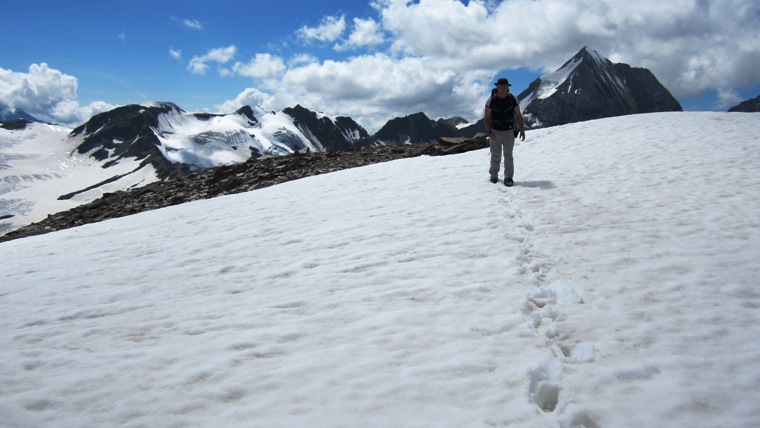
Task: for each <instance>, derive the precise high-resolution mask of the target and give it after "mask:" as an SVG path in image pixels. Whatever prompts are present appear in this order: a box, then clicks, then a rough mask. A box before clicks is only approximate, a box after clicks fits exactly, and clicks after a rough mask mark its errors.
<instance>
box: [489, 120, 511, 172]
mask: <svg viewBox="0 0 760 428" xmlns="http://www.w3.org/2000/svg"><path fill="white" fill-rule="evenodd" d="M514 147H515V131H513V130H511V129H509V130H507V131H496V130H494V131H493V137H492V138H491V169H490V170H489V172H490V173H491V178H499V166H500V164H501V154H502V153H504V178H513V176H514V174H515V160H514V158H513V157H512V149H514Z"/></svg>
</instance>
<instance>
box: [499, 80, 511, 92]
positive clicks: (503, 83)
mask: <svg viewBox="0 0 760 428" xmlns="http://www.w3.org/2000/svg"><path fill="white" fill-rule="evenodd" d="M510 86H512V84H511V83H509V80H507V79H506V78H505V77H501V78H499V80H497V81H496V89H498V90H499V92H501V93H504V92H509V87H510Z"/></svg>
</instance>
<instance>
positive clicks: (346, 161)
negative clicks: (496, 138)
mask: <svg viewBox="0 0 760 428" xmlns="http://www.w3.org/2000/svg"><path fill="white" fill-rule="evenodd" d="M484 147H487V143H486V140H485V137H479V138H477V139H441V141H440V142H439V143H438V144H432V143H428V144H424V143H417V144H400V145H395V146H364V147H357V148H352V149H348V150H341V151H334V152H327V153H310V154H299V153H296V154H293V155H290V156H279V157H269V158H261V159H251V160H249V161H247V162H244V163H239V164H234V165H230V166H219V167H215V168H209V169H206V170H204V171H202V172H198V173H192V174H187V175H183V176H179V177H176V178H173V179H168V180H165V181H159V182H154V183H151V184H147V185H145V186H143V187H140V188H137V189H134V190H130V191H119V192H114V193H106V194H104V195H103V196H102V197H101V198H100V199H97V200H95V201H93V202H91V203H89V204H85V205H80V206H78V207H76V208H73V209H71V210H68V211H64V212H59V213H56V214H52V215H49V216H48V217H47V218H46V219H44V220H42V221H40V222H38V223H33V224H30V225H28V226H25V227H22V228H20V229H16V230H14V231H11V232H9V233H7V234H5V235H3V236H0V242H2V241H9V240H12V239H17V238H23V237H27V236H33V235H39V234H43V233H48V232H53V231H56V230H62V229H67V228H70V227H76V226H81V225H84V224H88V223H95V222H99V221H102V220H106V219H111V218H117V217H123V216H127V215H131V214H136V213H139V212H143V211H149V210H154V209H158V208H163V207H167V206H171V205H178V204H182V203H185V202H191V201H195V200H200V199H209V198H213V197H216V196H221V195H229V194H234V193H240V192H247V191H251V190H256V189H261V188H264V187H269V186H272V185H275V184H279V183H284V182H286V181H290V180H297V179H299V178H304V177H309V176H312V175H318V174H328V173H331V172H335V171H339V170H342V169H348V168H355V167H360V166H365V165H370V164H375V163H380V162H387V161H391V160H396V159H403V158H410V157H416V156H421V155H431V156H435V155H448V154H454V153H461V152H465V151H469V150H476V149H481V148H484Z"/></svg>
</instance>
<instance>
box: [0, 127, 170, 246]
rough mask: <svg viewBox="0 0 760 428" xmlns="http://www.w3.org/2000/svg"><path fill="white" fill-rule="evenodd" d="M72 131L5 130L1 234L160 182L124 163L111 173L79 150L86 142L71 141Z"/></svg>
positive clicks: (0, 140) (0, 135)
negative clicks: (106, 195) (109, 194)
mask: <svg viewBox="0 0 760 428" xmlns="http://www.w3.org/2000/svg"><path fill="white" fill-rule="evenodd" d="M70 133H71V128H67V127H64V126H58V125H48V124H44V123H32V124H29V125H27V129H23V130H7V129H3V128H0V183H2V187H1V188H0V217H2V216H4V215H9V214H12V215H13V217H11V218H8V219H4V220H0V234H4V233H6V232H9V231H10V230H13V229H16V228H18V227H21V226H24V225H27V224H29V223H33V222H36V221H40V220H42V219H44V218H45V217H46V216H47V215H48V214H52V213H55V212H59V211H65V210H68V209H71V208H73V207H75V206H77V205H80V204H83V203H87V202H90V201H92V200H95V199H97V198H99V197H100V196H102V195H103V193H106V192H113V191H116V190H123V189H128V188H131V187H135V186H141V185H144V184H147V183H150V182H152V181H156V180H158V178H157V177H156V172H155V169H154V168H153V167H152V166H146V167H143V168H142V169H140V170H139V171H136V172H134V173H133V171H135V170H136V169H138V168H139V166H140V162H139V161H135V160H133V159H132V160H128V159H122V160H120V161H119V162H118V163H117V164H115V165H113V166H111V167H110V168H103V164H104V163H105V162H106V161H102V162H100V161H97V160H95V159H94V158H92V157H89V156H87V155H86V154H79V153H77V152H76V151H75V148H76V147H77V145H78V144H79V143H81V137H77V138H68V136H69V134H70ZM122 175H124V177H122V178H120V179H118V180H114V181H112V182H110V183H108V184H104V185H102V186H100V187H98V188H95V189H93V190H90V191H87V192H82V193H79V194H77V195H76V196H74V197H73V198H71V199H67V200H58V197H59V196H61V195H65V194H67V193H71V192H76V191H80V190H82V189H86V188H88V187H90V186H93V185H95V184H98V183H101V182H104V181H105V180H108V179H111V178H113V177H116V176H122Z"/></svg>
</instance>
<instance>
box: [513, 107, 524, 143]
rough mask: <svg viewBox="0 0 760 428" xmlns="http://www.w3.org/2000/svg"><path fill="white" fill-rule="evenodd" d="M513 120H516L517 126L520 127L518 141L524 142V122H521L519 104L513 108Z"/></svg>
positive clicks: (521, 116)
mask: <svg viewBox="0 0 760 428" xmlns="http://www.w3.org/2000/svg"><path fill="white" fill-rule="evenodd" d="M515 119H516V120H517V124H518V125H520V139H521V140H523V141H525V120H523V115H522V113H521V112H520V105H519V104H518V105H516V106H515Z"/></svg>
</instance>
